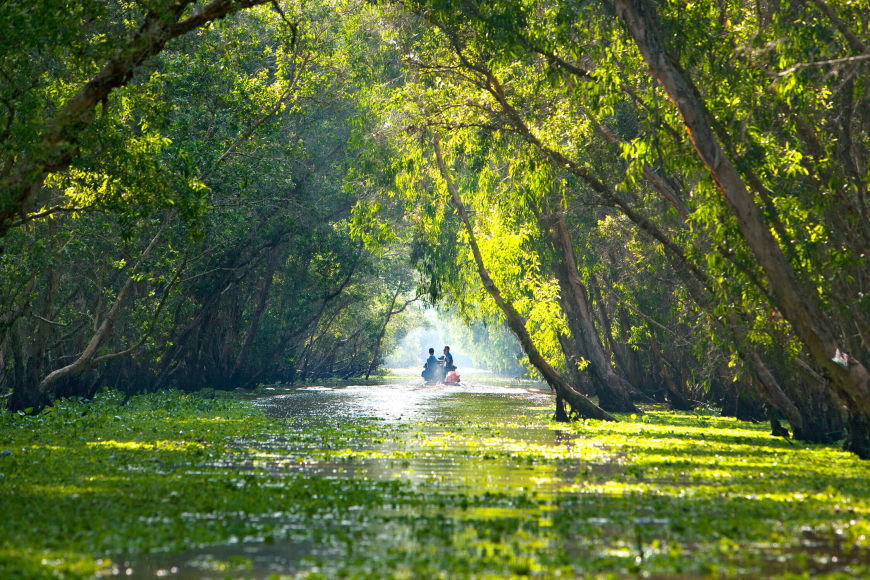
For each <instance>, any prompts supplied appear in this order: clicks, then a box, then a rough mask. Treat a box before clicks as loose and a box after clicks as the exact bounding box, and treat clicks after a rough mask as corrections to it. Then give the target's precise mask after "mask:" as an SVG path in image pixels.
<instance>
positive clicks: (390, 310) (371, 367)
mask: <svg viewBox="0 0 870 580" xmlns="http://www.w3.org/2000/svg"><path fill="white" fill-rule="evenodd" d="M401 291H402V286H401V284H400V285H399V287H398V288H397V289H396V293H395V294H394V295H393V301H392V302H390V307H389V308H388V309H387V315H386V316H385V317H384V324H383V325H382V326H381V330H380V332H378V339H377V340H376V341H375V353H374V354H373V355H372V362H370V363H369V368H368V370H367V371H366V380H369V375H371V374H372V371H373V370H374V368H375V366H376V365H377V364H378V355H379V354H380V352H381V343H382V342H383V341H384V335H385V334H386V333H387V325H388V324H390V319H391V318H392V317H393V316H395V315H396V314H401V313H402V312H404V311H405V308H407V307H408V305H409V304H411V303H412V302H416V301H417V299H418V298H419V297H418V296H415V297H414V298H412V299H411V300H408V301H407V302H405V303H404V304H403V305H402V307H401V308H399V309H398V310H393V306H395V305H396V300H398V298H399V293H401Z"/></svg>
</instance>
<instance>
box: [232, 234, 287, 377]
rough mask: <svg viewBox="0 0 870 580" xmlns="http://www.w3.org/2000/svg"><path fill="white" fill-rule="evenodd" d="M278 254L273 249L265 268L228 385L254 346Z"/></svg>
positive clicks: (276, 250)
mask: <svg viewBox="0 0 870 580" xmlns="http://www.w3.org/2000/svg"><path fill="white" fill-rule="evenodd" d="M278 252H279V251H278V248H277V247H275V248H273V249H272V255H271V256H270V257H269V263H268V265H267V266H266V277H265V278H264V279H263V287H262V288H261V289H260V294H259V296H258V297H257V305H256V307H255V308H254V313H253V314H252V315H251V323H250V324H249V325H248V330H247V332H245V340H244V342H242V348H241V349H240V350H239V356H237V357H236V362H235V364H234V365H233V372H232V374H231V375H230V383H232V382H234V381H236V380H237V379H238V376H239V374H240V373H241V372H242V369H243V368H244V366H245V362H247V359H248V353H249V352H250V351H251V345H252V344H254V339H255V338H256V337H257V331H258V330H259V328H260V317H261V316H262V315H263V312H264V311H265V310H266V305H267V304H268V302H269V290H270V289H271V288H272V280H273V279H274V278H275V270H276V269H277V268H278Z"/></svg>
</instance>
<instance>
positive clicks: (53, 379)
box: [39, 210, 176, 395]
mask: <svg viewBox="0 0 870 580" xmlns="http://www.w3.org/2000/svg"><path fill="white" fill-rule="evenodd" d="M175 215H176V213H175V211H174V210H173V211H172V212H171V213H170V215H169V219H168V220H167V222H166V224H165V225H164V226H163V227H162V228H161V229H160V231H159V232H157V235H155V236H154V238H152V240H151V242H150V243H149V244H148V247H147V248H145V251H144V252H142V255H141V256H140V258H139V261H138V262H137V263H136V265H135V266H133V268H132V270H131V271H130V276H129V277H128V278H127V281H126V282H125V283H124V286H122V287H121V290H120V292H118V296H117V298H115V302H114V304H112V307H111V308H110V309H109V311H108V312H107V313H106V317H105V318H104V319H103V322H102V324H100V328H99V329H97V332H95V333H94V335H93V336H92V337H91V340H90V341H89V342H88V346H87V347H85V350H84V351H83V352H82V353H81V354H80V355H79V356H78V358H76V360H75V361H73V362H72V363H70V364H68V365H67V366H65V367H63V368H59V369H57V370H55V371H52V372H51V373H49V374H48V375H47V376H46V377H45V378H44V379H42V381H41V382H40V383H39V391H40V393H41V394H42V395H47V394H48V393H49V392H50V391H51V389H52V388H53V386H54V384H55V383H57V382H58V381H59V380H61V379H66V378H69V377H72V376H75V375H77V374H78V373H80V372H82V371H83V370H85V369H87V368H88V366H89V365H90V363H91V360H92V359H93V358H94V356H95V355H96V354H97V351H98V350H99V348H100V346H101V345H102V344H103V341H104V340H106V338H107V337H108V336H109V333H110V332H111V330H112V327H113V326H114V324H115V318H116V317H117V316H118V312H119V311H120V310H121V305H122V304H123V303H124V298H126V297H127V294H128V293H129V292H130V289H131V288H132V287H133V284H134V283H135V281H136V277H137V275H138V274H139V267H140V266H141V265H142V262H144V261H145V260H147V259H148V256H149V255H150V254H151V250H152V249H153V248H154V246H155V245H156V244H157V240H159V239H160V236H161V235H162V234H163V231H164V230H165V229H166V228H167V227H169V225H170V224H171V223H172V220H173V219H174V218H175Z"/></svg>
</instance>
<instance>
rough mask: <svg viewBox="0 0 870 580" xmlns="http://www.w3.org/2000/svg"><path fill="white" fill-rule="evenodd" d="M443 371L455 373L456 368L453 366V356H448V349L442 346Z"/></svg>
mask: <svg viewBox="0 0 870 580" xmlns="http://www.w3.org/2000/svg"><path fill="white" fill-rule="evenodd" d="M443 358H444V370H445V371H446V372H448V373H449V372H450V371H455V370H456V367H455V366H454V365H453V355H452V354H450V347H449V346H447V345H444V357H443Z"/></svg>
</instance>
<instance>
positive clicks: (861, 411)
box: [615, 0, 870, 459]
mask: <svg viewBox="0 0 870 580" xmlns="http://www.w3.org/2000/svg"><path fill="white" fill-rule="evenodd" d="M615 8H616V12H617V14H618V15H619V17H620V18H621V19H622V21H623V22H624V23H625V25H626V27H627V29H628V31H629V33H630V35H631V36H632V38H633V39H634V41H635V44H636V45H637V47H638V49H639V50H640V53H641V55H642V56H643V59H644V60H645V61H646V63H647V65H649V67H650V71H651V73H652V74H653V75H654V76H655V78H656V80H657V81H658V83H659V84H660V85H661V86H662V87H663V88H664V90H665V91H666V92H667V93H668V96H669V97H670V98H671V100H672V101H673V103H674V104H675V106H676V107H677V109H678V111H679V113H680V115H681V117H682V118H683V122H684V124H685V126H686V129H687V130H688V133H689V137H690V138H691V140H692V144H693V145H694V147H695V150H696V152H697V153H698V156H699V157H700V158H701V160H702V161H703V162H704V164H705V165H706V166H707V168H708V170H709V171H710V174H711V175H712V176H713V179H714V180H715V181H716V184H717V185H718V186H719V189H720V191H721V192H722V195H723V198H724V199H725V202H726V204H727V205H728V208H729V209H730V210H731V213H732V214H733V215H734V217H735V218H736V220H737V223H738V225H739V226H740V231H741V232H742V234H743V238H744V240H745V241H746V244H747V246H748V247H749V249H750V250H751V251H752V253H753V255H754V256H755V258H756V260H757V261H758V264H759V266H761V269H762V270H763V271H764V274H765V277H766V279H767V282H768V284H769V286H770V290H771V294H772V300H773V302H774V304H776V305H777V307H778V308H779V310H780V311H781V312H782V314H783V316H784V317H785V319H786V320H788V322H789V323H790V324H791V326H792V328H794V330H795V333H796V334H797V335H798V337H799V338H800V339H801V342H802V343H803V344H804V346H805V347H806V348H807V349H808V351H809V352H810V354H811V356H812V357H813V360H814V362H815V363H816V364H817V365H818V366H819V368H822V369H824V370H825V372H826V373H827V374H828V375H829V376H830V377H831V378H832V379H833V380H834V383H835V384H836V386H837V387H838V390H839V392H840V393H841V394H842V395H843V396H844V398H845V399H846V400H847V402H848V404H849V407H850V411H851V412H852V423H853V428H852V430H851V433H850V437H849V440H848V441H847V444H846V448H847V449H848V450H850V451H853V452H854V453H856V454H857V455H859V456H860V457H862V458H864V459H870V372H868V370H867V368H866V367H865V366H864V365H863V364H861V363H860V362H858V361H853V362H852V364H849V365H847V368H845V369H844V368H841V367H840V366H839V365H838V364H837V363H835V362H834V361H833V360H832V358H833V356H834V353H835V351H836V350H837V348H838V347H837V339H836V332H835V331H834V330H833V329H832V328H831V323H830V321H829V320H828V317H827V316H825V315H824V313H823V312H822V310H821V308H820V307H819V305H818V303H817V302H816V301H815V300H814V298H813V296H812V293H811V292H809V291H808V290H807V288H805V287H804V286H803V284H801V282H800V281H799V280H798V278H797V275H796V274H795V272H794V269H793V268H792V266H791V264H789V262H788V260H787V259H786V257H785V254H783V252H782V249H781V248H780V246H779V243H778V242H777V240H776V238H775V237H774V236H773V234H772V233H771V231H770V229H769V228H768V227H767V224H766V223H765V221H764V218H763V216H762V214H761V211H760V210H759V208H758V206H757V205H756V204H755V201H754V200H753V198H752V195H751V194H750V192H749V191H748V189H747V188H746V184H745V183H744V181H743V178H742V177H741V175H740V173H739V172H738V171H737V169H736V168H735V167H734V165H733V163H732V162H731V159H730V158H729V157H728V155H727V153H726V152H725V151H724V150H723V148H722V146H721V144H720V143H719V140H718V139H717V137H716V135H715V134H714V132H713V129H712V127H711V124H710V120H709V118H708V117H707V113H706V110H705V107H704V103H703V101H702V98H701V96H700V94H699V92H698V91H697V89H696V88H695V86H694V85H693V84H692V83H691V81H690V80H689V79H688V78H687V76H686V75H685V74H684V71H683V70H682V68H681V67H680V65H679V63H677V62H675V61H674V60H672V59H671V57H670V56H669V55H668V54H667V52H666V50H665V44H664V42H663V38H662V37H661V35H660V34H659V31H658V28H657V26H656V23H655V21H656V18H655V13H654V8H653V7H652V6H651V5H650V4H649V3H648V2H645V1H644V0H615Z"/></svg>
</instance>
